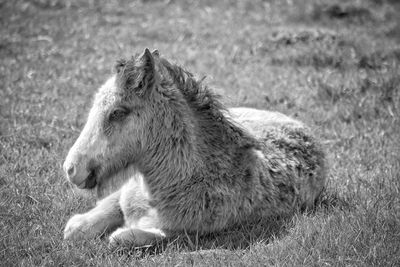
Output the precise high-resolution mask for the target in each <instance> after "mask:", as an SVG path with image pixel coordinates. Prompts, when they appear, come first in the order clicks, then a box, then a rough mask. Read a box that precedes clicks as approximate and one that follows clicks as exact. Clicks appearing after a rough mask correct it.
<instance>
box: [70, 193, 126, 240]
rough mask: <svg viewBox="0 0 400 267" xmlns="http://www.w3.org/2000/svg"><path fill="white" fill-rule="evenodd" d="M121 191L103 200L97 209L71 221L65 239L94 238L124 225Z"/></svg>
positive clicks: (73, 217)
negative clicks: (120, 201) (120, 202)
mask: <svg viewBox="0 0 400 267" xmlns="http://www.w3.org/2000/svg"><path fill="white" fill-rule="evenodd" d="M120 194H121V193H120V191H117V192H115V193H113V194H111V195H109V196H108V197H106V198H105V199H103V200H101V201H100V202H99V203H98V204H97V205H96V207H94V208H93V209H91V210H90V211H88V212H86V213H83V214H76V215H74V216H72V218H71V219H69V221H68V223H67V225H66V226H65V229H64V239H80V238H93V237H96V236H99V235H101V234H103V233H104V232H106V231H108V230H110V229H114V228H116V227H118V226H120V225H122V224H123V222H124V218H123V215H122V212H121V208H120V205H119V198H120Z"/></svg>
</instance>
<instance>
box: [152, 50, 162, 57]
mask: <svg viewBox="0 0 400 267" xmlns="http://www.w3.org/2000/svg"><path fill="white" fill-rule="evenodd" d="M151 54H152V55H153V57H160V52H158V50H157V49H155V50H153V52H151Z"/></svg>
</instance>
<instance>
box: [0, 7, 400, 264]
mask: <svg viewBox="0 0 400 267" xmlns="http://www.w3.org/2000/svg"><path fill="white" fill-rule="evenodd" d="M399 12H400V4H398V3H397V1H395V0H392V1H390V0H379V1H378V0H375V1H373V0H364V1H338V0H310V1H289V0H285V1H283V0H270V1H261V0H239V1H234V0H221V1H211V0H208V1H195V0H191V1H190V0H189V1H178V0H169V1H168V0H167V1H151V0H148V1H144V0H143V1H116V0H113V1H105V0H104V1H103V0H92V1H78V0H75V1H73V0H71V1H62V0H31V1H23V0H15V1H5V0H1V1H0V24H1V27H0V59H1V61H0V81H1V82H0V229H1V230H0V263H1V264H2V265H4V266H12V265H21V266H32V265H38V266H54V265H56V266H61V265H62V266H79V265H80V266H99V265H100V266H118V265H120V266H125V265H131V266H133V265H145V266H147V265H150V266H159V265H172V266H187V265H189V266H190V265H196V266H203V265H204V266H205V265H208V266H217V265H233V266H243V265H248V266H259V265H267V266H269V265H277V266H301V265H304V266H311V265H312V266H314V265H317V266H344V265H346V266H378V265H381V266H396V265H397V266H399V265H400V163H399V152H400V149H399V148H400V146H399V140H400V139H399V137H400V121H399V115H400V66H399V62H400V44H399V42H400V16H399V15H398V14H399ZM145 47H149V48H150V49H158V50H159V51H160V53H161V55H163V56H164V57H166V58H168V59H170V60H171V61H173V62H176V63H179V64H180V65H183V66H184V67H185V68H186V69H188V70H189V71H191V72H193V73H194V74H195V75H196V76H197V77H200V78H201V77H203V76H206V79H205V81H204V82H205V83H207V84H208V85H209V86H210V87H211V88H213V89H214V90H215V91H216V92H217V93H219V94H221V95H222V99H223V102H224V103H225V104H226V105H227V106H247V107H256V108H265V109H270V110H276V111H280V112H283V113H285V114H288V115H290V116H292V117H296V118H298V119H300V120H302V121H304V122H306V123H307V124H309V125H310V126H311V127H312V128H313V129H315V132H316V134H317V135H318V137H319V138H320V139H321V140H322V143H323V145H324V147H325V149H326V151H327V154H328V166H329V174H328V176H329V183H328V186H327V190H326V193H325V194H324V195H323V196H322V200H321V203H319V204H318V207H317V208H316V209H315V210H314V211H312V212H306V213H296V214H295V215H294V216H293V217H291V218H286V219H279V220H277V219H275V220H271V221H268V222H259V223H256V224H250V225H243V226H242V227H238V228H237V229H231V230H227V231H225V232H223V233H218V234H213V235H209V236H203V237H193V236H182V237H180V238H177V239H174V240H170V241H168V242H165V243H163V244H159V245H157V246H155V247H153V248H141V249H131V250H118V249H111V248H109V247H108V246H107V242H106V241H105V240H104V239H96V240H88V241H80V242H65V241H63V238H62V237H63V233H62V232H63V228H64V226H65V224H66V222H67V220H68V218H69V217H70V216H71V215H73V214H75V213H78V212H83V211H86V210H88V209H89V208H90V207H91V206H92V205H93V202H91V201H89V200H85V198H83V197H82V196H80V195H78V194H76V193H74V191H73V190H72V186H71V185H70V184H68V183H67V182H66V180H65V178H64V175H63V173H62V170H61V164H62V162H63V159H64V157H65V156H66V153H67V151H68V149H69V147H70V146H71V145H72V144H73V142H74V140H75V139H76V138H77V136H78V134H79V131H80V129H82V126H83V124H84V122H85V120H86V113H87V111H88V109H89V106H90V103H91V100H92V95H93V93H94V92H95V91H96V89H97V88H98V87H99V86H100V85H101V84H102V83H103V82H104V81H105V80H106V78H107V77H108V76H109V75H110V74H111V71H112V67H113V65H114V62H115V60H116V59H119V58H127V57H130V56H131V55H132V54H134V53H138V52H141V51H143V49H144V48H145Z"/></svg>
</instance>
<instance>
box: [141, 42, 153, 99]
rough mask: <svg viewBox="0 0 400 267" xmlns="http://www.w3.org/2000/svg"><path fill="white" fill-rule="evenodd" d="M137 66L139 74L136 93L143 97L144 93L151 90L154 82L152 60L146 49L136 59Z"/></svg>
mask: <svg viewBox="0 0 400 267" xmlns="http://www.w3.org/2000/svg"><path fill="white" fill-rule="evenodd" d="M137 64H138V66H137V67H138V68H139V69H140V72H141V73H140V75H139V77H138V78H139V79H138V86H137V92H138V93H139V94H140V95H143V94H144V93H145V91H147V90H149V89H151V88H152V87H153V86H154V84H155V82H156V70H155V63H154V58H153V55H152V54H151V52H150V50H149V49H148V48H146V49H145V50H144V52H143V54H142V55H140V56H139V57H138V60H137Z"/></svg>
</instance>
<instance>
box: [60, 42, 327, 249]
mask: <svg viewBox="0 0 400 267" xmlns="http://www.w3.org/2000/svg"><path fill="white" fill-rule="evenodd" d="M64 169H65V171H66V173H67V177H68V178H69V180H70V181H71V182H73V183H74V184H76V185H77V187H79V188H81V189H85V190H93V189H96V192H97V195H98V198H99V199H102V200H101V201H99V203H98V205H97V206H96V207H95V208H94V209H92V210H91V211H89V212H87V213H85V214H78V215H75V216H74V217H72V218H71V219H70V221H69V222H68V223H67V226H66V228H65V231H64V234H65V238H78V237H86V238H87V237H93V236H95V235H99V234H101V233H103V232H104V231H106V230H113V229H115V228H116V227H120V228H118V229H117V230H116V231H114V232H113V233H112V235H111V236H110V242H111V243H112V244H115V245H120V244H127V245H136V246H140V245H148V244H152V243H153V242H154V241H155V240H157V239H162V238H165V237H168V236H172V235H176V234H179V233H183V232H197V233H209V232H215V231H220V230H222V229H225V228H228V227H231V226H233V225H235V224H238V223H244V222H245V221H249V220H252V219H255V218H260V217H270V216H279V215H287V214H290V213H292V212H293V211H295V210H297V209H299V208H311V207H312V206H313V204H314V202H315V200H316V199H317V197H318V196H319V195H320V193H321V192H322V190H323V188H324V186H325V180H326V178H325V166H324V153H323V151H322V149H321V146H320V144H319V143H318V141H317V140H316V139H315V138H314V137H313V135H312V134H311V133H310V130H309V129H308V128H307V127H306V126H305V125H304V124H302V123H301V122H299V121H296V120H294V119H291V118H289V117H287V116H285V115H283V114H280V113H276V112H269V111H263V110H255V109H249V108H231V109H227V110H226V109H224V108H223V107H222V105H221V104H220V102H219V101H218V98H217V97H216V96H215V95H214V94H213V93H212V92H211V91H210V90H209V89H208V88H207V87H206V86H203V85H202V84H201V81H197V80H196V79H195V78H194V77H193V75H192V74H190V73H189V72H187V71H185V70H183V69H182V68H181V67H179V66H176V65H173V64H171V63H169V62H168V61H167V60H165V59H163V58H161V57H160V56H159V53H158V52H157V51H154V52H153V53H151V52H150V51H149V50H147V49H146V50H145V51H144V53H143V54H141V55H137V56H134V57H132V59H130V60H121V61H119V62H118V63H117V65H116V74H115V75H114V76H113V77H112V78H110V79H109V80H108V81H107V82H106V83H105V84H104V85H103V86H102V87H101V88H100V90H99V92H98V93H97V95H96V97H95V100H94V104H93V107H92V109H91V111H90V113H89V117H88V122H87V123H86V125H85V127H84V129H83V131H82V133H81V135H80V136H79V138H78V140H77V141H76V142H75V144H74V146H73V147H72V148H71V150H70V152H69V153H68V156H67V159H66V161H65V163H64Z"/></svg>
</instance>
